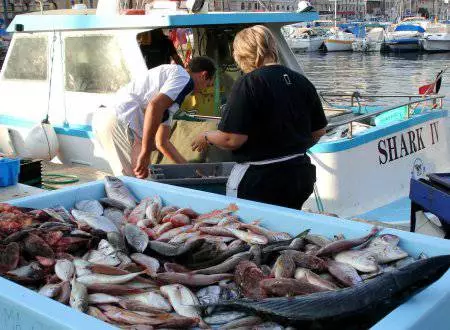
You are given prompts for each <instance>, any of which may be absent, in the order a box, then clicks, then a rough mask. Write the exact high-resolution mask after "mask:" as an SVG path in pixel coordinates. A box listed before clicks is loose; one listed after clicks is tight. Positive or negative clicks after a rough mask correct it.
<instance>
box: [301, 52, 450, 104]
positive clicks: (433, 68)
mask: <svg viewBox="0 0 450 330" xmlns="http://www.w3.org/2000/svg"><path fill="white" fill-rule="evenodd" d="M296 57H297V60H298V61H299V63H300V65H301V66H302V68H303V70H304V72H305V73H306V75H307V76H308V78H309V79H310V80H311V81H312V82H313V83H314V85H315V86H316V88H317V89H318V90H319V91H330V92H344V91H345V92H353V91H359V92H361V93H364V94H371V95H382V94H395V95H399V94H417V93H418V88H419V86H421V85H424V84H427V83H430V82H431V81H433V80H434V77H435V76H436V74H437V73H438V72H439V71H440V70H441V69H443V68H444V67H445V66H447V65H450V53H436V54H427V53H399V54H394V53H367V54H363V53H352V52H336V53H300V54H297V55H296ZM440 94H442V95H450V70H449V71H448V72H447V73H446V74H444V78H443V82H442V86H441V90H440Z"/></svg>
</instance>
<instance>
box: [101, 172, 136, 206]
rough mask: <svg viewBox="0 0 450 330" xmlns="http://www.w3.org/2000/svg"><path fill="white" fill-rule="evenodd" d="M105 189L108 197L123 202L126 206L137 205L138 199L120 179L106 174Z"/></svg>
mask: <svg viewBox="0 0 450 330" xmlns="http://www.w3.org/2000/svg"><path fill="white" fill-rule="evenodd" d="M105 190H106V195H107V196H108V198H110V199H113V200H114V201H116V202H118V203H120V204H122V205H123V206H124V207H125V208H129V209H132V208H134V207H135V206H136V199H135V198H134V196H133V195H132V194H131V192H130V190H128V188H127V187H126V186H125V184H124V183H123V182H122V181H121V180H120V179H118V178H116V177H113V176H108V175H107V176H105Z"/></svg>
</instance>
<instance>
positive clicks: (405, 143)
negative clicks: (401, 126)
mask: <svg viewBox="0 0 450 330" xmlns="http://www.w3.org/2000/svg"><path fill="white" fill-rule="evenodd" d="M427 132H429V134H430V137H431V139H430V141H431V145H434V144H437V143H438V142H439V121H434V122H431V123H430V124H429V125H425V126H421V127H419V128H415V129H412V130H409V131H407V132H404V133H401V134H400V135H394V136H391V137H388V138H385V139H381V140H379V141H378V161H379V163H380V164H381V165H383V164H386V163H390V162H392V161H394V160H397V159H399V158H403V157H407V156H410V155H412V154H414V153H416V152H418V151H420V150H423V149H425V148H426V147H427V146H426V145H425V142H424V139H423V137H424V135H425V134H427Z"/></svg>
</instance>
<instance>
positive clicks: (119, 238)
mask: <svg viewBox="0 0 450 330" xmlns="http://www.w3.org/2000/svg"><path fill="white" fill-rule="evenodd" d="M106 237H107V238H108V242H109V244H111V246H112V247H113V248H114V249H115V250H116V251H121V252H127V247H126V245H125V238H124V237H123V235H122V234H121V233H117V232H114V231H113V232H110V233H108V234H106Z"/></svg>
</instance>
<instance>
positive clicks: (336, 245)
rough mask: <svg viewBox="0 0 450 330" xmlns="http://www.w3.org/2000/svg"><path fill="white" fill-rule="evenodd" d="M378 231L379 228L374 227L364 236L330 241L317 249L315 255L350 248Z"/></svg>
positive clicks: (365, 240)
mask: <svg viewBox="0 0 450 330" xmlns="http://www.w3.org/2000/svg"><path fill="white" fill-rule="evenodd" d="M379 231H380V229H379V228H377V227H374V228H372V230H371V231H370V233H369V234H368V235H366V236H364V237H360V238H355V239H344V240H340V241H334V242H331V243H329V244H327V245H325V246H324V247H322V248H321V249H320V250H319V251H317V253H316V255H317V256H322V255H328V254H332V253H339V252H342V251H346V250H350V249H351V248H353V247H356V246H358V245H361V244H363V243H366V242H367V241H368V240H369V239H371V238H372V237H373V236H375V235H376V234H377V233H378V232H379Z"/></svg>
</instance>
